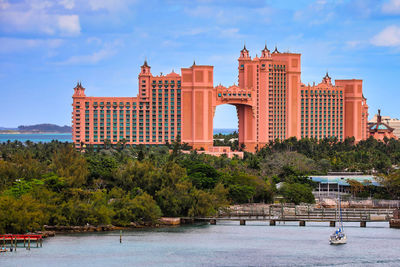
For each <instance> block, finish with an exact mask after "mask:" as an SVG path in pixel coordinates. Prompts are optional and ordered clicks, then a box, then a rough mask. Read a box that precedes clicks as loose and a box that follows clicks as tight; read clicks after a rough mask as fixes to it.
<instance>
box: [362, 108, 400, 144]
mask: <svg viewBox="0 0 400 267" xmlns="http://www.w3.org/2000/svg"><path fill="white" fill-rule="evenodd" d="M378 116H379V114H375V115H374V117H373V118H372V119H371V120H370V121H368V125H369V126H372V125H373V124H375V123H377V121H378ZM381 122H383V123H385V124H387V125H388V126H389V127H391V128H393V134H394V135H395V136H396V137H397V138H400V120H399V119H397V118H391V117H389V116H381Z"/></svg>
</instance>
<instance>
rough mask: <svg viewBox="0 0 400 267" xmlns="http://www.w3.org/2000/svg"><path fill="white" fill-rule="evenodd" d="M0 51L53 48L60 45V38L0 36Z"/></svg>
mask: <svg viewBox="0 0 400 267" xmlns="http://www.w3.org/2000/svg"><path fill="white" fill-rule="evenodd" d="M0 43H1V46H0V53H10V52H25V51H29V50H30V49H37V48H43V49H46V50H47V49H54V48H57V47H59V46H61V45H62V43H63V41H62V40H61V39H20V38H6V37H4V38H0Z"/></svg>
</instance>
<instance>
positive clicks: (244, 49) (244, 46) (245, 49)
mask: <svg viewBox="0 0 400 267" xmlns="http://www.w3.org/2000/svg"><path fill="white" fill-rule="evenodd" d="M242 51H249V50H247V48H246V42H244V45H243V49H242Z"/></svg>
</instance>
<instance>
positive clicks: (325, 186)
mask: <svg viewBox="0 0 400 267" xmlns="http://www.w3.org/2000/svg"><path fill="white" fill-rule="evenodd" d="M309 179H310V180H312V181H313V182H315V183H317V186H316V187H315V191H314V192H313V194H314V195H315V196H316V197H321V196H322V197H326V196H333V197H337V193H338V192H340V193H343V194H349V193H351V185H350V183H349V182H350V181H355V182H358V183H360V184H362V185H364V186H367V185H373V186H381V185H380V184H379V182H378V180H379V178H378V177H377V176H374V175H364V174H363V173H359V172H342V173H340V172H332V173H328V175H318V176H310V177H309Z"/></svg>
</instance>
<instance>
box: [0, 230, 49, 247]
mask: <svg viewBox="0 0 400 267" xmlns="http://www.w3.org/2000/svg"><path fill="white" fill-rule="evenodd" d="M33 241H35V243H36V247H37V248H38V247H39V246H40V247H42V246H43V236H42V235H34V234H6V235H0V246H1V248H4V249H6V250H7V248H9V250H10V251H16V250H17V248H18V247H21V246H18V243H20V244H22V243H23V244H24V245H23V247H25V248H26V249H28V250H29V249H30V248H31V242H33Z"/></svg>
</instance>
